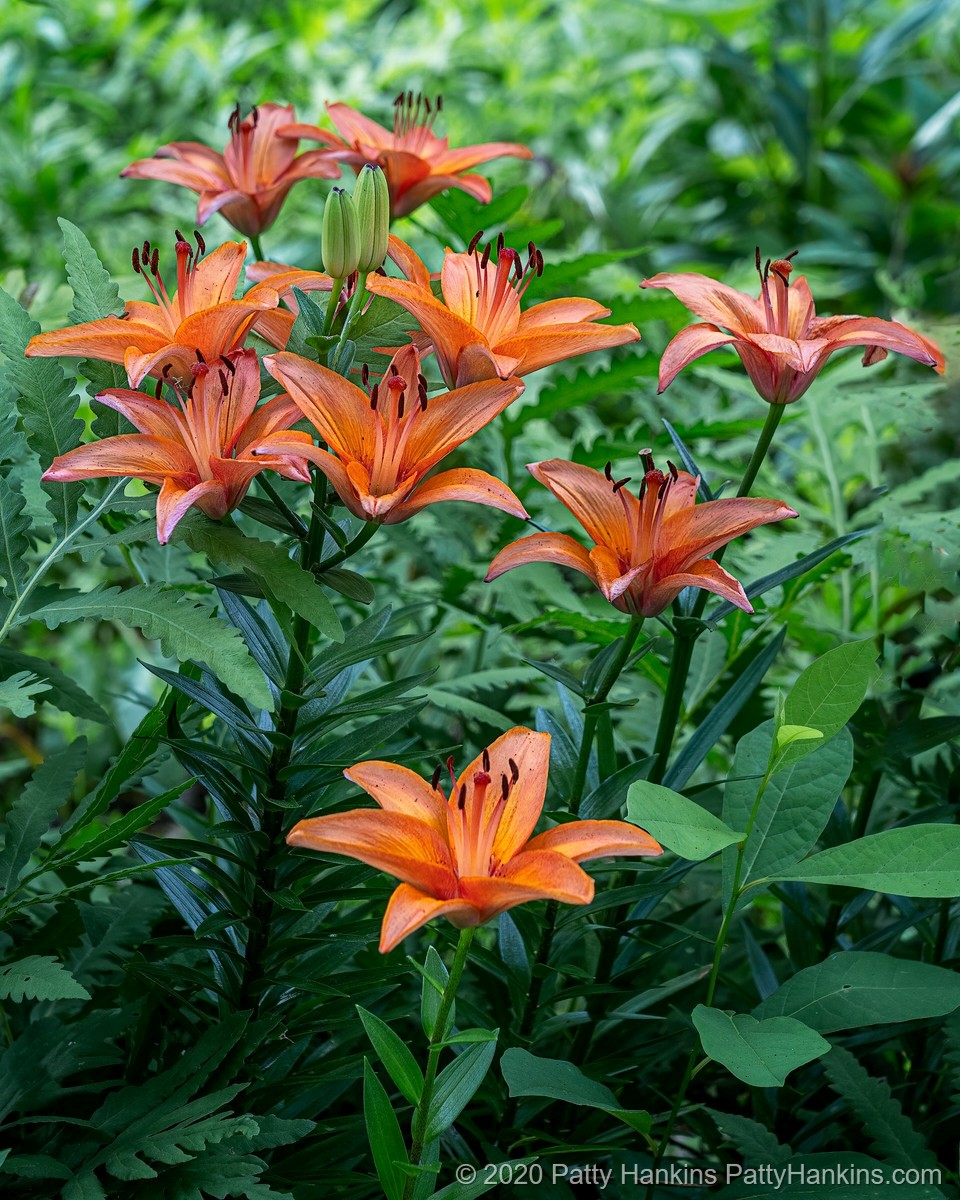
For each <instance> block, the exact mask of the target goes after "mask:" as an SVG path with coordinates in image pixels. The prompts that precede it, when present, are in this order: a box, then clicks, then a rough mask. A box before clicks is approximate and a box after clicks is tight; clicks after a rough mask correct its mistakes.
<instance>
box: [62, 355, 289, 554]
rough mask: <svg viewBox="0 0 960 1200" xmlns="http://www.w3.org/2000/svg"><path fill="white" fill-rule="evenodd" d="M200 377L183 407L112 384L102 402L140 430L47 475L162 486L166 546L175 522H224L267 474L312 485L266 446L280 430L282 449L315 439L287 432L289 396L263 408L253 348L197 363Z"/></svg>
mask: <svg viewBox="0 0 960 1200" xmlns="http://www.w3.org/2000/svg"><path fill="white" fill-rule="evenodd" d="M193 372H194V379H193V384H192V386H191V388H190V391H189V393H188V394H187V395H186V396H185V395H184V394H183V392H182V391H181V390H180V389H179V387H177V388H175V391H176V393H177V399H178V401H179V404H168V403H167V401H166V400H161V399H160V387H161V385H158V386H157V394H156V395H152V396H151V395H150V394H149V393H146V392H134V391H129V390H127V389H125V388H111V389H110V390H109V391H106V392H102V393H101V394H100V395H99V396H98V397H97V399H98V400H99V401H100V402H101V403H102V404H106V405H107V406H108V407H110V408H113V409H116V411H117V412H120V413H123V415H124V416H125V417H126V418H127V420H128V421H129V422H130V423H131V424H132V425H133V426H134V428H135V429H137V430H138V431H139V432H137V433H121V434H119V435H117V436H116V437H109V438H104V439H103V440H102V441H99V442H91V443H90V444H89V445H86V446H78V447H77V448H76V449H75V450H70V451H68V453H66V454H62V455H60V457H59V458H55V459H54V460H53V463H52V464H51V466H50V467H49V468H48V469H47V470H46V471H45V472H44V474H43V478H44V479H53V480H56V481H58V482H60V483H67V482H71V481H73V480H77V479H98V478H102V477H104V476H108V475H121V476H122V475H129V476H130V477H131V478H134V479H143V480H144V481H145V482H147V483H156V484H160V485H161V486H160V494H159V495H158V496H157V538H158V539H159V541H160V543H161V544H165V543H166V542H168V541H169V540H170V535H171V534H172V533H173V530H174V528H175V527H176V524H177V522H178V521H179V520H180V519H181V517H183V515H184V514H185V513H186V511H187V509H188V508H190V507H191V506H192V505H196V506H197V507H198V508H199V509H201V510H202V511H203V512H205V513H206V514H207V516H208V517H212V518H214V519H215V520H219V518H220V517H222V516H224V515H225V514H226V513H228V512H230V510H231V509H234V508H236V506H237V505H238V504H239V503H240V501H241V500H242V499H243V497H244V496H245V495H246V492H247V488H249V486H250V483H251V481H252V480H253V478H254V476H255V475H258V474H259V473H260V472H261V471H264V470H267V469H270V470H274V471H279V473H280V474H281V475H285V476H286V477H287V478H288V479H299V480H301V481H303V482H305V483H309V481H310V472H309V470H308V469H307V468H306V467H305V465H304V463H303V460H302V459H301V458H298V457H292V456H290V455H289V454H286V453H283V452H274V451H272V450H271V449H270V447H271V442H272V441H273V440H274V439H275V438H276V437H277V436H278V431H281V430H282V431H283V432H282V435H281V436H282V440H283V444H284V446H296V445H298V444H299V443H300V442H306V443H307V444H309V443H310V435H309V434H307V433H298V432H296V431H293V430H291V429H290V426H291V425H294V424H296V422H297V421H299V420H300V419H301V412H300V409H299V408H297V406H296V405H295V404H294V403H293V401H292V400H291V399H290V397H289V396H277V397H275V398H274V399H272V400H268V401H267V403H266V404H264V405H262V406H261V407H260V408H257V401H258V400H259V399H260V366H259V363H258V361H257V355H256V352H255V351H254V350H238V351H236V353H234V354H233V355H232V356H231V357H227V356H226V355H223V356H222V357H221V358H220V360H219V362H215V363H212V364H208V363H203V362H195V363H194V367H193Z"/></svg>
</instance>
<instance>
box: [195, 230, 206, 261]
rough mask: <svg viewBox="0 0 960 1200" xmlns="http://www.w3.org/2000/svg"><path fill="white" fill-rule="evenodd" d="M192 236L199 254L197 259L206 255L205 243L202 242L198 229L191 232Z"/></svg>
mask: <svg viewBox="0 0 960 1200" xmlns="http://www.w3.org/2000/svg"><path fill="white" fill-rule="evenodd" d="M193 236H194V239H195V241H196V243H197V250H198V252H199V253H198V255H197V257H199V256H200V254H206V252H207V243H206V242H205V241H204V240H203V238H202V237H201V236H200V230H199V229H195V230H194V231H193Z"/></svg>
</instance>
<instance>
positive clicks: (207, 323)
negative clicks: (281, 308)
mask: <svg viewBox="0 0 960 1200" xmlns="http://www.w3.org/2000/svg"><path fill="white" fill-rule="evenodd" d="M200 265H201V266H202V265H203V264H202V263H201V264H200ZM258 286H259V287H260V288H264V290H263V291H261V292H260V293H259V294H258V296H257V299H256V300H255V301H248V300H245V299H244V300H229V301H225V302H224V303H222V304H217V305H215V306H214V307H213V308H207V309H204V310H203V311H202V312H195V313H192V314H191V315H190V316H188V317H186V318H185V320H183V321H182V322H181V323H180V326H179V328H178V329H177V337H176V340H177V342H178V343H179V344H180V345H181V346H189V347H190V348H191V349H194V350H200V351H202V352H203V356H204V358H205V359H206V360H207V362H210V363H212V362H213V360H214V359H215V358H219V357H220V355H221V354H228V353H229V352H230V351H231V350H233V349H234V348H235V347H237V346H239V345H240V343H241V342H242V341H243V339H244V338H245V337H246V336H247V334H248V333H249V331H250V328H251V326H252V325H253V323H254V321H255V320H256V319H257V315H258V314H259V313H261V312H263V311H264V310H265V309H270V308H276V307H277V305H278V304H279V303H280V297H279V296H278V295H277V293H276V292H271V291H270V290H269V289H267V288H265V285H264V284H260V285H258Z"/></svg>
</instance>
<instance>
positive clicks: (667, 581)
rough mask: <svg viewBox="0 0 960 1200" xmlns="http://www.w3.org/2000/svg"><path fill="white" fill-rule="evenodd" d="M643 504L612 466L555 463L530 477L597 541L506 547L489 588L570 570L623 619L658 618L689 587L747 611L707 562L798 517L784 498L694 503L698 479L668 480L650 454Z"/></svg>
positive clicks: (545, 537)
mask: <svg viewBox="0 0 960 1200" xmlns="http://www.w3.org/2000/svg"><path fill="white" fill-rule="evenodd" d="M640 454H641V458H642V460H643V467H644V475H643V479H642V481H641V484H640V489H639V496H634V495H633V493H632V492H629V491H627V486H626V485H627V484H628V483H629V482H630V480H629V479H616V480H615V479H614V478H613V474H612V471H611V466H610V463H607V467H606V470H605V471H594V470H593V468H592V467H584V466H581V465H580V464H578V463H572V462H564V461H563V459H559V458H554V459H551V460H550V461H549V462H541V463H530V464H529V466H528V467H527V470H528V471H529V472H530V474H531V475H532V476H533V477H534V479H536V480H538V481H539V482H540V483H542V484H543V485H544V486H545V487H548V488H549V489H550V491H551V492H553V494H554V495H555V496H556V497H557V499H558V500H559V501H561V503H563V504H565V505H566V506H567V508H568V509H569V510H570V511H571V512H572V513H573V515H574V516H575V517H576V518H577V520H578V521H579V522H580V524H581V525H582V526H583V527H584V529H585V530H586V532H587V533H588V534H589V536H590V537H591V538H592V539H593V541H594V543H595V544H594V546H593V547H592V548H591V549H590V550H587V549H586V548H585V547H584V546H582V545H581V544H580V543H579V542H578V541H577V540H576V539H575V538H572V537H568V536H567V534H565V533H536V534H534V535H533V536H532V537H526V538H521V539H520V540H519V541H517V542H513V543H512V544H511V545H509V546H506V547H504V549H503V550H501V551H500V553H499V554H498V555H497V556H496V558H495V559H494V560H493V562H492V563H491V564H490V570H489V571H488V572H487V582H488V583H489V582H490V580H492V579H496V578H497V576H498V575H502V574H503V573H504V571H510V570H512V569H513V568H514V567H521V566H524V565H525V564H526V563H533V562H551V563H557V564H559V565H560V566H562V567H572V568H573V569H574V570H575V571H579V572H580V573H581V574H583V575H586V576H587V578H588V579H589V580H590V581H591V582H592V583H593V584H594V585H595V586H596V587H598V588H599V589H600V591H601V592H603V594H604V596H605V597H606V598H607V600H609V601H610V603H611V604H613V605H614V606H615V607H617V608H619V609H620V610H621V611H623V612H628V613H634V614H638V615H640V616H643V617H655V616H656V615H657V614H658V613H661V612H663V610H664V609H665V608H666V607H667V606H668V605H669V604H671V603H672V602H673V601H674V600H675V599H676V597H677V596H678V595H679V593H680V592H681V591H682V590H683V589H684V588H685V587H696V588H703V590H704V591H707V592H715V593H716V594H717V595H718V596H722V597H723V598H724V600H729V601H730V603H731V604H735V605H736V606H737V608H742V609H743V610H744V612H753V608H752V607H751V605H750V601H749V600H748V599H747V597H746V594H745V593H744V590H743V588H742V587H741V585H740V583H739V581H738V580H736V579H734V577H733V576H732V575H731V574H729V573H728V572H727V571H725V570H724V569H723V568H722V567H721V566H720V565H719V563H716V562H714V561H713V559H712V558H708V557H707V556H708V555H710V554H712V553H713V552H714V551H715V550H718V549H719V548H720V547H721V546H725V545H726V544H727V542H729V541H732V540H733V539H734V538H735V537H740V536H741V535H742V534H744V533H748V532H749V531H750V530H751V529H756V528H757V526H758V525H767V524H769V523H770V522H771V521H782V520H784V519H785V518H786V517H795V516H796V515H797V514H796V513H795V512H794V510H793V509H792V508H789V507H788V506H787V505H786V504H784V503H783V501H782V500H756V499H740V498H738V499H730V500H710V501H708V502H707V503H706V504H697V503H696V498H697V485H698V480H696V479H694V477H693V476H692V475H688V474H687V473H686V472H685V471H677V469H676V468H675V467H674V466H673V464H672V463H671V464H669V465H670V472H669V474H667V475H664V473H663V472H662V471H658V470H656V469H655V468H654V465H653V456H652V455H651V453H650V451H649V450H642V451H641V452H640Z"/></svg>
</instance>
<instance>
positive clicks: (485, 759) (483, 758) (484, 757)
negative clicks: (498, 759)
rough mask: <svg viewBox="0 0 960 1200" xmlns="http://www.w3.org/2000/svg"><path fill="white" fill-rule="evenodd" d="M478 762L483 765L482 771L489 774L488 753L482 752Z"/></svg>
mask: <svg viewBox="0 0 960 1200" xmlns="http://www.w3.org/2000/svg"><path fill="white" fill-rule="evenodd" d="M480 761H481V762H482V763H483V769H484V770H485V771H486V772H487V773H488V774H489V772H490V751H489V750H484V752H483V755H482V756H481V759H480Z"/></svg>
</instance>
